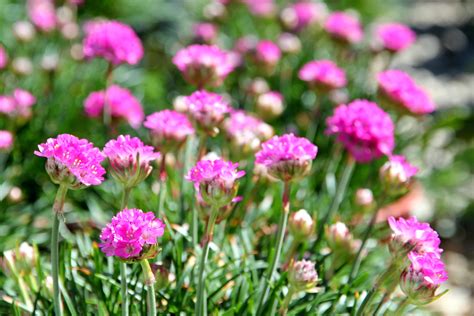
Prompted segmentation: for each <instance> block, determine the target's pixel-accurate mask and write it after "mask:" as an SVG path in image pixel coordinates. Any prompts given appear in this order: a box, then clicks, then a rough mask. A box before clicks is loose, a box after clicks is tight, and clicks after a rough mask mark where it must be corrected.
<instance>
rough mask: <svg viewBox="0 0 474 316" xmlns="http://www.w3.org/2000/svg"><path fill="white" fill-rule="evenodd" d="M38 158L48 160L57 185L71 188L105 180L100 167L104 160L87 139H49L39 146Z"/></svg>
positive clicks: (63, 135) (36, 153) (96, 183)
mask: <svg viewBox="0 0 474 316" xmlns="http://www.w3.org/2000/svg"><path fill="white" fill-rule="evenodd" d="M38 149H39V150H38V151H35V155H37V156H40V157H45V158H48V162H47V163H46V170H47V171H48V174H49V175H50V177H51V179H52V180H53V182H55V183H67V184H69V185H70V186H71V187H72V188H78V187H81V184H82V185H85V186H90V185H98V184H100V183H102V181H103V180H104V177H103V175H104V174H105V170H104V168H102V166H101V165H100V163H101V162H102V161H103V160H104V156H103V155H102V153H101V152H100V150H99V149H98V148H96V147H94V145H93V144H92V143H91V142H89V141H88V140H87V139H79V138H77V137H76V136H73V135H70V134H61V135H58V136H57V137H56V138H49V139H48V140H47V141H46V143H44V144H40V145H38Z"/></svg>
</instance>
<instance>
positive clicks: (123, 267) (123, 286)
mask: <svg viewBox="0 0 474 316" xmlns="http://www.w3.org/2000/svg"><path fill="white" fill-rule="evenodd" d="M131 190H132V188H129V187H126V186H124V187H123V190H122V202H121V204H120V211H122V210H123V209H125V208H126V207H127V206H128V200H129V197H130V191H131ZM120 290H121V291H120V292H121V294H122V316H128V305H129V304H128V280H127V263H125V262H120Z"/></svg>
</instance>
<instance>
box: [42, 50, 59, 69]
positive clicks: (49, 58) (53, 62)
mask: <svg viewBox="0 0 474 316" xmlns="http://www.w3.org/2000/svg"><path fill="white" fill-rule="evenodd" d="M58 63H59V57H58V55H56V54H49V55H44V56H43V59H41V68H42V69H43V70H44V71H46V72H54V71H56V69H57V68H58Z"/></svg>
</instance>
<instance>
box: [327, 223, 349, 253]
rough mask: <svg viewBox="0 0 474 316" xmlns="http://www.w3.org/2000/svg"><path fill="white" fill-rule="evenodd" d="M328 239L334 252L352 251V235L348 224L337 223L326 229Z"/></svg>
mask: <svg viewBox="0 0 474 316" xmlns="http://www.w3.org/2000/svg"><path fill="white" fill-rule="evenodd" d="M326 237H327V242H328V244H329V247H330V248H331V249H332V250H333V251H337V250H340V249H341V248H343V249H346V250H349V249H352V240H353V237H352V234H351V233H350V232H349V228H347V226H346V224H344V223H342V222H336V223H334V224H332V225H330V226H329V227H326Z"/></svg>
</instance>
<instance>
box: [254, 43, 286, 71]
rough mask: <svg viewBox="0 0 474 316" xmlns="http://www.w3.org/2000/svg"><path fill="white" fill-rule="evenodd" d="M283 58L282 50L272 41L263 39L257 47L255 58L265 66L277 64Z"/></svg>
mask: <svg viewBox="0 0 474 316" xmlns="http://www.w3.org/2000/svg"><path fill="white" fill-rule="evenodd" d="M280 58H281V50H280V48H279V47H278V45H276V44H275V43H273V42H272V41H269V40H262V41H260V42H258V43H257V46H256V47H255V59H256V60H257V62H259V63H262V64H263V65H265V66H268V67H273V66H275V65H276V64H277V63H278V61H279V60H280Z"/></svg>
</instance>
